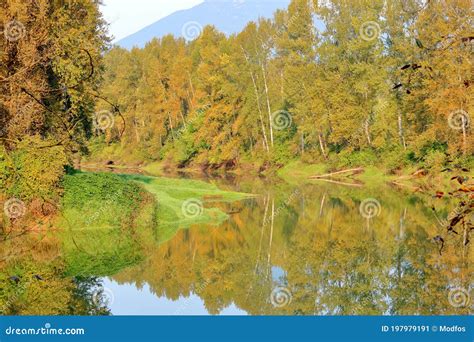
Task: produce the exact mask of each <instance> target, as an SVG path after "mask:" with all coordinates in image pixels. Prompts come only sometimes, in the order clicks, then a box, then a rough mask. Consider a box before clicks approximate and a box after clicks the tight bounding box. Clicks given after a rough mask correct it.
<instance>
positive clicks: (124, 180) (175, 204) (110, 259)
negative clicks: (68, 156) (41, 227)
mask: <svg viewBox="0 0 474 342" xmlns="http://www.w3.org/2000/svg"><path fill="white" fill-rule="evenodd" d="M63 186H64V197H63V200H62V215H61V218H60V219H59V225H60V226H61V227H62V228H63V229H62V231H61V235H62V241H63V244H64V250H65V261H66V265H67V274H69V275H74V276H77V275H81V276H101V275H107V274H114V273H116V272H118V271H119V270H121V269H123V268H125V267H127V266H131V265H133V264H136V263H137V262H139V261H140V260H142V258H143V256H142V251H141V248H142V247H141V246H143V242H146V243H149V241H148V240H149V239H150V238H152V239H153V242H154V243H162V242H164V241H167V240H169V239H170V238H171V237H173V236H174V235H175V234H176V232H177V231H178V230H179V229H182V228H189V227H191V226H192V225H195V224H212V225H217V224H220V223H222V222H223V221H225V220H226V219H227V218H228V215H227V214H226V213H225V212H224V211H222V210H221V209H218V208H214V207H212V203H215V202H233V201H237V200H241V199H244V198H247V197H249V196H250V195H248V194H241V193H237V192H230V191H222V190H220V189H219V188H218V187H217V186H215V185H213V184H209V183H206V182H203V181H197V180H188V179H169V178H156V177H146V176H139V175H116V174H110V173H82V172H75V173H73V174H70V175H67V176H65V178H64V181H63Z"/></svg>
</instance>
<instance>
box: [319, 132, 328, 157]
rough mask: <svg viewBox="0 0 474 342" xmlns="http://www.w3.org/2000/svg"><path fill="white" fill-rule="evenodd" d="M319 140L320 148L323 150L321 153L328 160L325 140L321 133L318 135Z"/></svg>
mask: <svg viewBox="0 0 474 342" xmlns="http://www.w3.org/2000/svg"><path fill="white" fill-rule="evenodd" d="M318 138H319V147H320V148H321V153H322V154H323V157H324V159H328V156H327V155H326V149H325V148H324V145H325V144H324V138H323V135H322V134H321V133H319V134H318Z"/></svg>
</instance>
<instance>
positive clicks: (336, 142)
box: [0, 0, 474, 315]
mask: <svg viewBox="0 0 474 342" xmlns="http://www.w3.org/2000/svg"><path fill="white" fill-rule="evenodd" d="M100 4H101V1H100V0H31V1H24V0H0V32H1V34H0V61H1V62H0V142H1V143H0V188H1V191H0V204H1V208H2V209H3V214H2V215H1V219H0V281H1V282H2V284H7V285H8V286H2V287H0V314H4V313H5V314H13V315H16V314H63V315H68V314H84V315H92V314H94V315H95V314H110V313H111V312H112V311H113V310H112V309H111V308H110V307H108V305H107V302H104V301H103V298H102V296H103V294H104V289H102V290H100V289H101V288H102V287H101V286H102V285H101V282H102V281H103V278H104V277H110V279H113V280H114V281H115V282H116V283H117V284H118V285H123V284H124V283H126V284H135V285H136V288H138V289H140V290H141V289H142V287H143V286H144V284H145V283H146V284H148V285H149V288H150V292H152V293H153V294H154V295H156V296H161V297H163V296H164V297H166V298H170V299H172V300H176V301H177V300H179V299H180V298H181V297H188V296H190V294H192V293H194V294H197V295H198V296H199V297H200V298H201V297H202V298H201V299H202V301H203V305H204V306H205V307H206V309H207V310H208V312H209V313H211V314H218V313H219V312H220V311H222V310H224V309H226V308H227V307H228V306H231V305H236V306H238V307H239V308H240V309H242V310H246V311H247V312H248V313H250V314H295V315H296V314H305V315H308V314H316V313H317V314H322V315H324V314H336V315H337V314H361V315H362V314H364V315H365V314H394V315H395V314H452V313H455V314H456V313H467V312H468V311H469V310H470V307H469V303H470V302H469V301H470V297H469V293H470V292H469V291H471V290H472V284H471V283H472V282H471V281H470V279H472V267H471V266H470V260H472V243H470V240H469V239H470V232H471V231H472V230H473V229H474V216H473V212H474V184H473V183H472V179H473V173H472V168H473V167H474V137H473V121H472V120H473V115H472V113H473V112H474V101H473V100H474V92H473V84H474V80H473V75H474V73H473V61H474V59H473V56H474V30H473V27H474V9H473V7H472V1H471V0H397V1H386V0H292V1H291V3H290V5H289V7H288V8H287V9H284V10H283V9H282V10H277V11H276V12H275V13H274V15H273V17H272V18H269V19H265V18H261V19H259V20H258V21H257V22H249V23H248V24H247V25H246V26H245V28H244V29H243V30H242V31H241V32H239V33H236V34H230V35H229V34H225V33H224V32H219V30H218V29H216V28H215V27H213V26H199V25H197V26H194V27H187V31H186V32H184V31H183V33H185V37H181V38H180V37H175V36H172V35H166V36H164V37H161V38H155V39H153V40H152V41H150V42H149V43H148V44H147V45H146V46H145V47H144V48H133V49H131V50H127V49H123V48H120V47H118V46H117V45H114V44H113V43H112V41H113V40H112V37H111V35H110V33H109V30H108V23H107V22H106V21H105V20H104V18H103V16H102V14H101V12H100V7H99V6H100ZM310 178H311V179H310ZM216 227H217V228H216ZM239 265H242V267H240V268H239ZM25 279H30V280H28V282H27V283H25ZM31 279H32V280H31ZM43 279H48V281H49V283H46V282H42V280H43ZM118 285H117V286H118ZM97 288H99V290H97ZM280 288H283V289H284V291H283V292H284V293H283V295H284V296H287V295H288V294H289V301H288V303H286V304H285V305H280V304H279V303H278V302H277V305H275V302H274V301H272V300H270V299H269V297H271V296H272V295H273V293H274V291H275V289H280ZM374 289H375V290H374ZM427 289H429V291H428V290H427ZM42 291H43V292H42ZM94 291H95V292H94ZM97 291H99V292H97ZM453 291H454V295H453ZM106 292H107V291H105V293H106ZM466 293H467V295H466ZM428 294H429V295H428ZM448 294H449V295H448ZM56 295H57V298H58V300H57V301H51V300H50V299H51V298H53V297H54V296H56ZM98 297H100V298H99V299H97V298H98ZM117 297H118V298H117V301H118V302H120V298H119V297H120V296H119V294H117ZM453 298H454V299H453ZM466 298H467V300H466ZM278 299H281V294H279V297H278ZM349 300H350V301H351V302H350V303H351V304H349ZM459 300H461V303H460V304H459V303H458V302H459ZM453 302H454V303H455V304H454V305H453V304H452V303H453ZM255 303H257V304H258V305H256V304H255ZM287 304H288V305H287ZM283 307H284V308H283ZM111 310H112V311H111ZM167 314H169V312H168V313H167Z"/></svg>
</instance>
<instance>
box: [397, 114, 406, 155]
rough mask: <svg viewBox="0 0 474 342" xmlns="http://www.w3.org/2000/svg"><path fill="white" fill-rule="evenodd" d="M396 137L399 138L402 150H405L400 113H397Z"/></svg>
mask: <svg viewBox="0 0 474 342" xmlns="http://www.w3.org/2000/svg"><path fill="white" fill-rule="evenodd" d="M398 135H399V137H400V142H401V143H402V146H403V149H404V150H406V149H407V145H406V142H405V135H404V133H403V125H402V113H400V112H398Z"/></svg>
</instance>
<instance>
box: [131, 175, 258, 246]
mask: <svg viewBox="0 0 474 342" xmlns="http://www.w3.org/2000/svg"><path fill="white" fill-rule="evenodd" d="M122 177H123V179H128V180H133V181H135V182H137V183H139V184H141V185H142V186H143V188H144V189H146V190H147V191H148V192H149V193H151V194H152V195H153V196H154V197H155V199H156V201H157V203H158V210H157V213H156V215H157V222H158V240H159V242H164V241H166V240H168V239H170V238H171V237H172V236H174V234H175V233H176V232H177V231H178V230H179V229H181V228H189V227H191V226H192V225H195V224H212V225H218V224H220V223H222V222H223V221H225V220H226V219H227V218H228V215H227V214H226V213H225V212H223V211H222V210H221V209H218V208H215V207H212V203H216V202H234V201H238V200H242V199H245V198H248V197H250V196H252V195H250V194H243V193H238V192H233V191H223V190H220V189H219V188H218V187H217V186H216V185H214V184H210V183H206V182H203V181H200V180H191V179H174V178H165V177H146V176H126V175H124V176H122Z"/></svg>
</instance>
